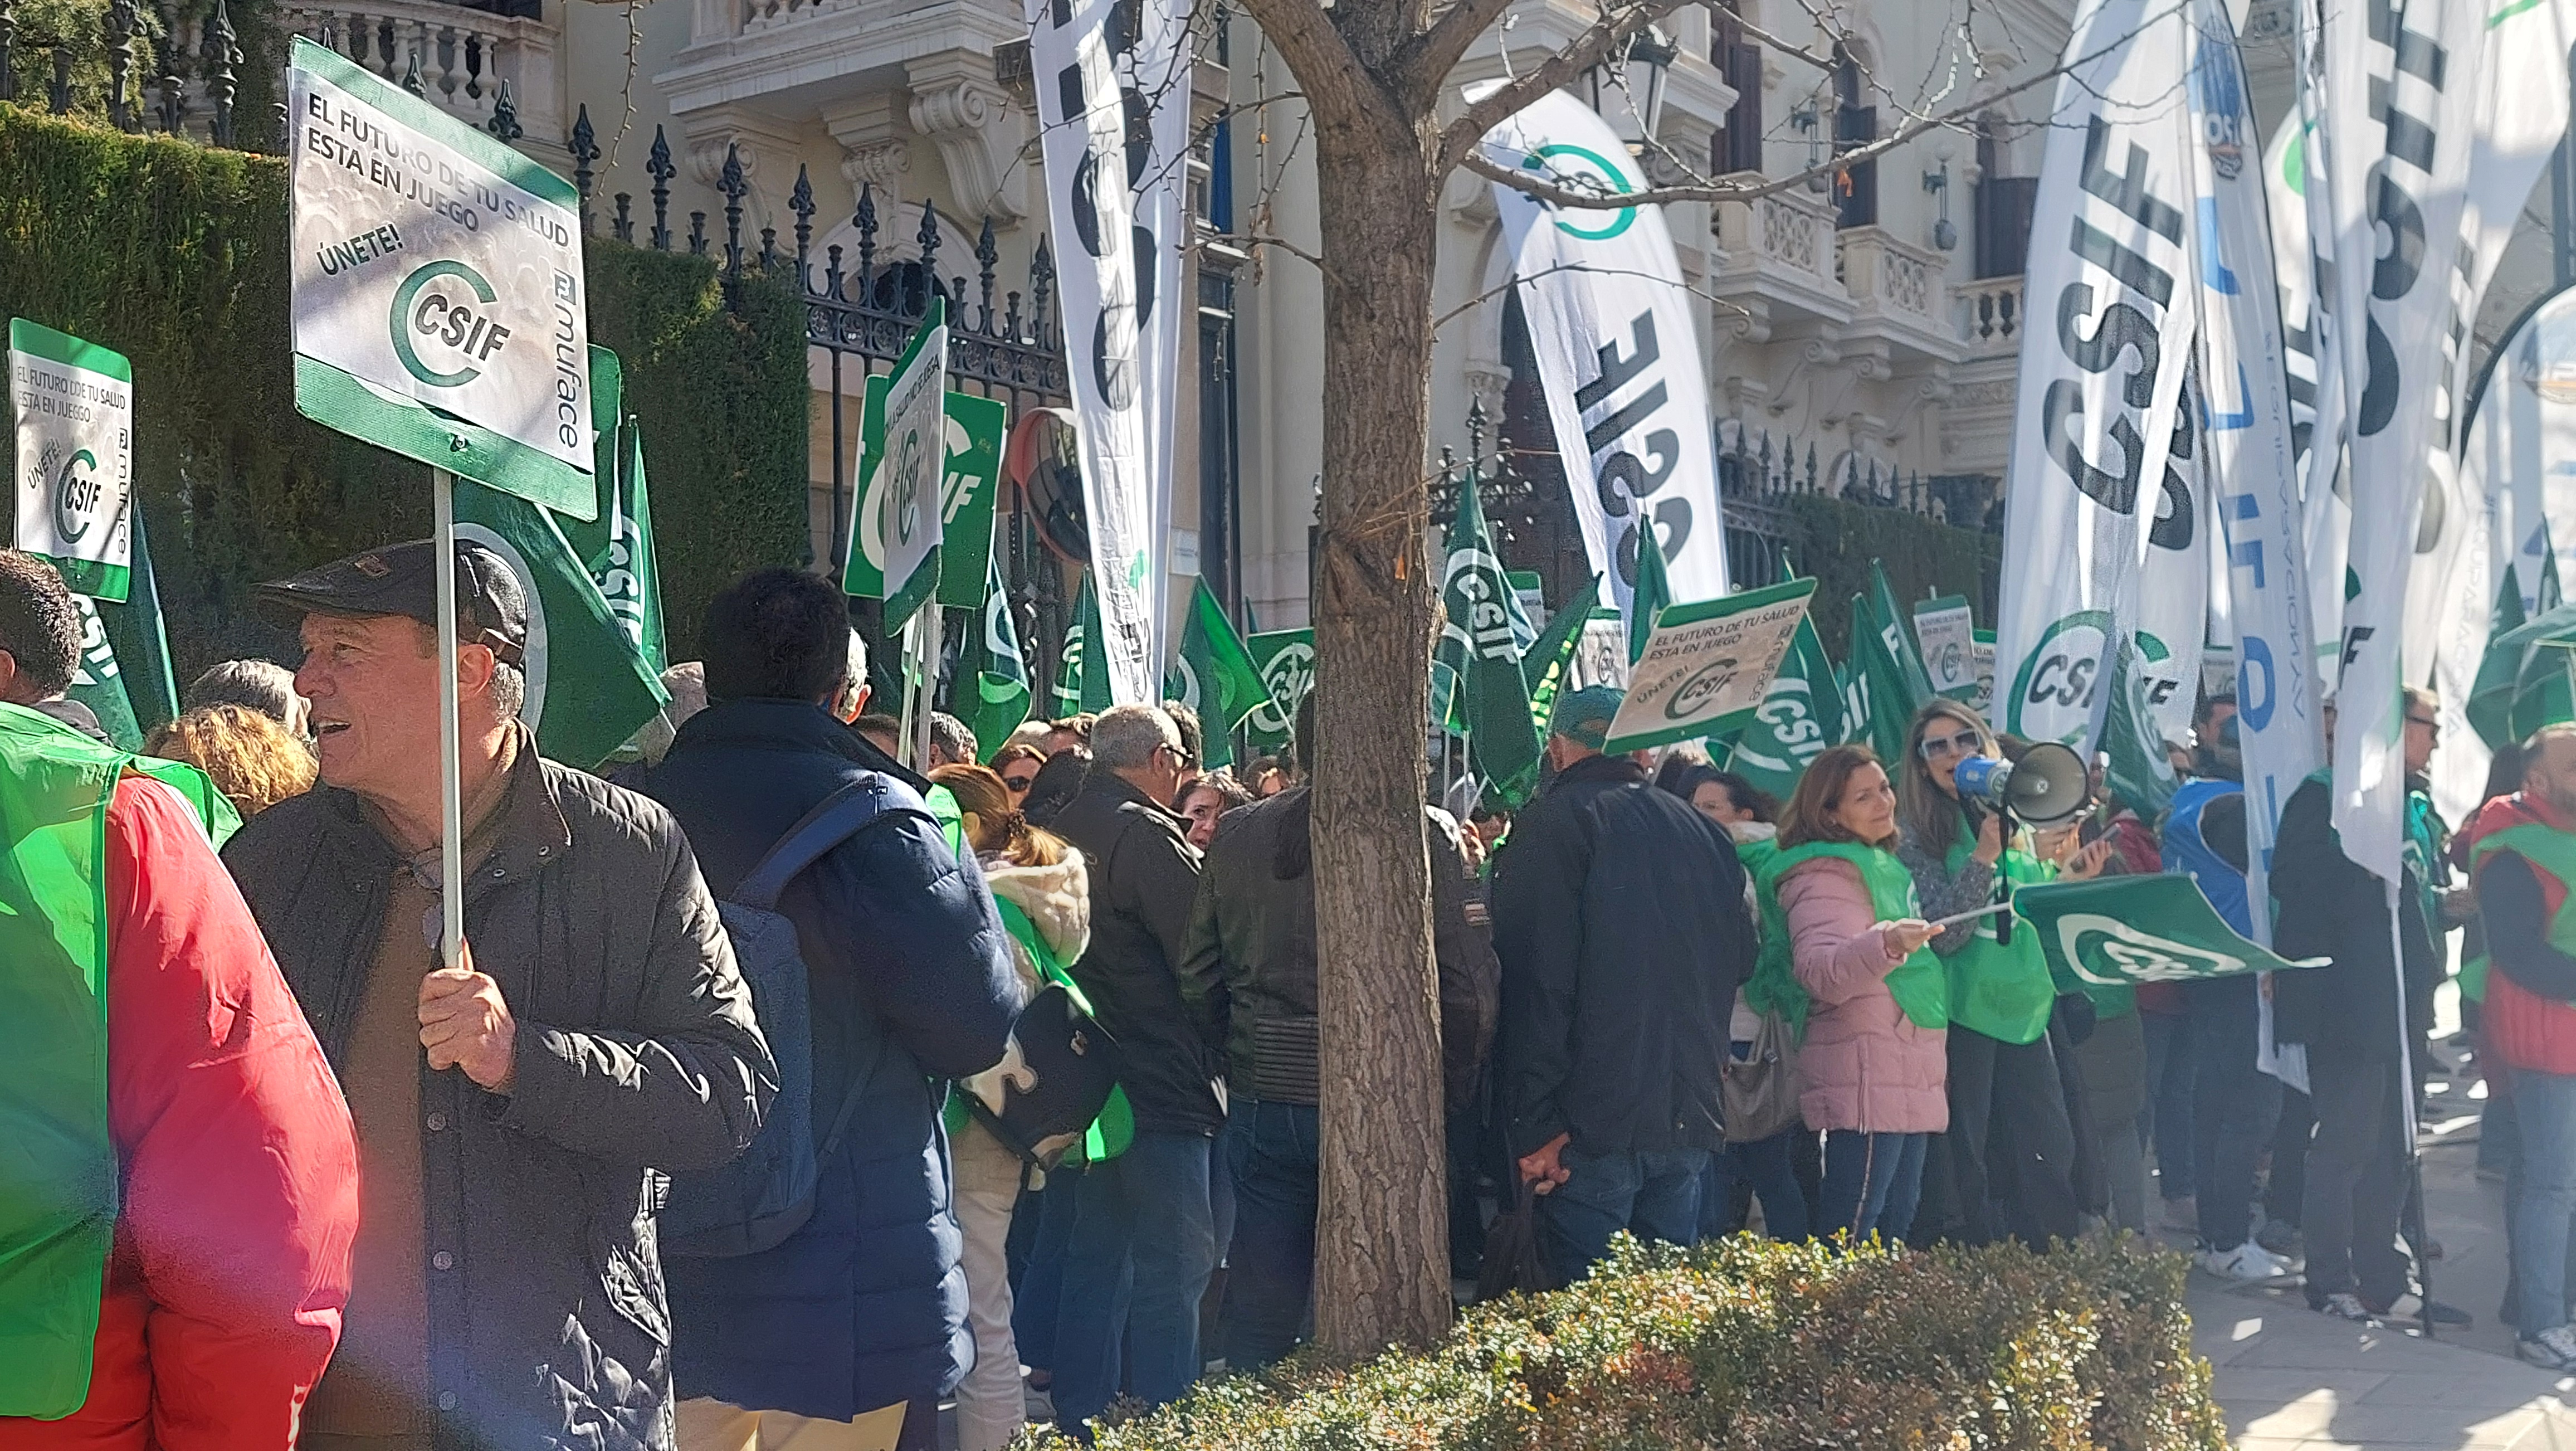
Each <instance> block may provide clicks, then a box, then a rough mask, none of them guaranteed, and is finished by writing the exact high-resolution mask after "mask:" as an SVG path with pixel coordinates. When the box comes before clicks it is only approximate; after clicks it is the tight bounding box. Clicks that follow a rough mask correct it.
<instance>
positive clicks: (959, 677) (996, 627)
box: [949, 552, 1029, 761]
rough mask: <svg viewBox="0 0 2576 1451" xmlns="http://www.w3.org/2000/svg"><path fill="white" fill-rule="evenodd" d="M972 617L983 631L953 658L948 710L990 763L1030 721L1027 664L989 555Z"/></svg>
mask: <svg viewBox="0 0 2576 1451" xmlns="http://www.w3.org/2000/svg"><path fill="white" fill-rule="evenodd" d="M977 613H978V614H979V616H980V617H981V618H982V620H983V625H984V627H983V629H981V630H979V631H977V632H976V633H975V634H974V635H973V636H970V637H969V638H968V639H967V640H966V642H965V648H964V650H963V651H962V652H961V653H960V655H959V657H958V661H957V674H956V678H955V679H954V680H953V681H952V682H951V683H950V686H949V692H950V694H951V696H952V697H953V698H952V699H951V700H950V702H949V705H950V708H951V709H953V710H954V711H956V713H957V715H958V718H959V719H961V720H963V721H965V722H966V726H967V728H968V729H969V730H972V731H973V732H974V733H975V746H976V749H977V750H978V751H979V752H980V753H981V754H982V755H983V757H984V759H985V760H988V761H989V760H991V759H992V758H993V753H994V752H995V751H998V750H1000V749H1001V748H1002V743H1003V742H1005V741H1007V740H1009V739H1010V738H1011V732H1013V731H1015V730H1017V729H1019V726H1020V722H1022V721H1024V720H1027V719H1028V718H1029V665H1028V661H1026V660H1024V659H1022V658H1021V656H1020V631H1019V626H1018V625H1016V624H1014V623H1013V622H1012V620H1011V597H1010V594H1009V593H1008V592H1007V591H1005V590H1004V589H1003V588H1002V561H1001V560H1000V559H999V558H997V557H995V556H994V555H992V554H991V553H989V552H988V553H987V554H986V555H985V557H984V608H983V609H982V610H980V611H978V612H977Z"/></svg>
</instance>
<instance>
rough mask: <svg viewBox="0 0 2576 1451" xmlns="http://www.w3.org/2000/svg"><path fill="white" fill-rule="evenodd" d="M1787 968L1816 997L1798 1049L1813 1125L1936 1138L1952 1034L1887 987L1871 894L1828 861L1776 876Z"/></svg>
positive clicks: (1943, 1114)
mask: <svg viewBox="0 0 2576 1451" xmlns="http://www.w3.org/2000/svg"><path fill="white" fill-rule="evenodd" d="M1780 906H1781V908H1782V909H1783V910H1784V911H1785V912H1787V914H1788V917H1789V941H1790V945H1791V952H1792V957H1791V965H1792V967H1793V969H1794V970H1795V971H1796V973H1797V975H1798V983H1799V985H1800V986H1802V987H1804V988H1805V989H1806V990H1807V994H1808V996H1809V997H1811V998H1812V999H1814V1006H1813V1007H1812V1008H1811V1009H1810V1010H1809V1012H1808V1014H1807V1037H1806V1041H1805V1042H1804V1043H1802V1044H1801V1045H1800V1046H1799V1049H1798V1079H1799V1091H1798V1108H1799V1111H1800V1113H1801V1114H1802V1115H1803V1116H1804V1117H1805V1118H1806V1120H1807V1127H1809V1128H1811V1129H1857V1130H1860V1131H1862V1132H1865V1133H1875V1134H1925V1133H1930V1134H1937V1133H1940V1132H1941V1131H1942V1130H1944V1129H1947V1128H1948V1127H1949V1126H1950V1099H1949V1094H1948V1091H1947V1087H1948V1081H1949V1052H1948V1046H1947V1042H1946V1040H1947V1038H1948V1036H1949V1035H1948V1034H1947V1033H1945V1032H1943V1031H1942V1030H1941V1029H1939V1028H1918V1027H1916V1026H1914V1024H1913V1023H1912V1022H1911V1021H1910V1020H1908V1019H1907V1018H1906V1016H1905V1013H1904V1012H1903V1010H1901V1009H1899V1008H1898V1007H1897V1006H1896V999H1895V998H1894V997H1891V996H1890V995H1889V994H1888V991H1887V974H1888V970H1889V969H1891V968H1893V967H1895V966H1896V965H1897V964H1898V963H1900V962H1902V961H1904V959H1903V958H1901V957H1890V956H1889V955H1888V952H1887V943H1886V939H1885V937H1884V936H1882V935H1881V934H1880V932H1879V922H1878V913H1877V912H1876V910H1874V909H1873V908H1872V907H1871V906H1870V900H1869V888H1868V887H1867V886H1865V885H1863V884H1862V882H1861V879H1860V873H1859V872H1858V871H1857V870H1855V869H1854V868H1853V867H1852V865H1851V864H1850V863H1849V862H1845V861H1838V860H1835V859H1833V858H1831V857H1826V858H1821V859H1818V860H1816V861H1811V862H1807V863H1805V864H1804V865H1802V866H1798V867H1794V868H1792V869H1791V870H1790V871H1789V873H1788V875H1786V876H1784V877H1782V878H1781V879H1780Z"/></svg>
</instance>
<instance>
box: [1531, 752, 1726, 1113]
mask: <svg viewBox="0 0 2576 1451" xmlns="http://www.w3.org/2000/svg"><path fill="white" fill-rule="evenodd" d="M1490 899H1491V901H1492V902H1493V916H1494V950H1495V951H1496V952H1497V953H1498V954H1500V955H1501V957H1502V960H1503V1020H1502V1035H1501V1039H1500V1041H1499V1042H1497V1043H1496V1044H1495V1049H1494V1052H1495V1065H1496V1070H1497V1072H1498V1073H1499V1074H1500V1077H1499V1078H1498V1079H1497V1082H1498V1083H1499V1084H1500V1085H1501V1093H1502V1111H1503V1112H1504V1113H1505V1114H1506V1115H1507V1116H1508V1117H1507V1119H1506V1127H1505V1134H1504V1136H1505V1138H1506V1140H1507V1141H1508V1142H1509V1143H1510V1145H1511V1151H1512V1152H1513V1153H1514V1154H1527V1153H1529V1152H1531V1151H1533V1150H1535V1149H1538V1148H1540V1147H1542V1146H1544V1145H1545V1144H1546V1143H1547V1142H1548V1141H1549V1140H1550V1139H1553V1138H1555V1137H1556V1136H1557V1135H1558V1134H1561V1133H1571V1134H1572V1135H1573V1147H1574V1149H1575V1150H1576V1151H1577V1152H1579V1153H1587V1154H1608V1153H1624V1152H1632V1151H1639V1152H1641V1151H1646V1150H1655V1149H1713V1148H1717V1147H1719V1146H1720V1145H1722V1144H1723V1143H1724V1142H1725V1140H1726V1136H1725V1133H1724V1131H1723V1130H1722V1129H1721V1128H1720V1126H1719V1121H1718V1066H1719V1065H1720V1064H1721V1063H1723V1062H1725V1061H1726V1054H1727V1026H1728V1020H1729V1019H1730V1018H1731V1017H1732V1016H1733V1014H1734V1011H1735V988H1736V984H1738V983H1739V982H1741V981H1742V980H1743V979H1744V978H1746V977H1748V976H1750V975H1751V974H1752V971H1753V949H1754V929H1753V919H1752V916H1751V914H1750V913H1748V912H1747V911H1746V910H1745V907H1744V868H1743V867H1742V866H1740V865H1739V864H1738V863H1737V862H1736V858H1735V845H1734V842H1733V841H1732V840H1731V839H1730V838H1729V837H1728V836H1727V834H1726V829H1725V828H1724V827H1721V826H1719V825H1718V824H1717V823H1715V822H1713V821H1711V820H1709V819H1708V818H1707V817H1705V816H1702V815H1700V814H1699V813H1698V812H1697V811H1694V810H1692V809H1691V807H1690V805H1689V803H1687V802H1685V801H1683V800H1682V799H1681V798H1680V797H1678V796H1675V795H1673V794H1672V793H1671V792H1668V791H1658V790H1656V789H1655V788H1654V787H1652V786H1650V785H1648V784H1646V773H1645V772H1644V771H1643V770H1642V769H1640V768H1639V767H1638V766H1637V765H1636V763H1635V762H1633V761H1630V760H1629V759H1628V758H1626V757H1625V756H1591V757H1587V758H1585V759H1583V760H1581V761H1578V762H1576V763H1575V764H1573V765H1571V766H1569V767H1567V768H1566V769H1565V771H1564V772H1563V773H1562V774H1560V775H1559V776H1558V777H1557V778H1556V781H1555V784H1554V785H1552V786H1550V787H1549V788H1548V790H1547V793H1546V794H1545V795H1543V796H1541V797H1539V798H1538V799H1537V800H1536V801H1533V802H1531V803H1530V804H1529V806H1528V808H1527V809H1525V810H1523V811H1522V812H1521V813H1520V815H1519V816H1517V817H1515V818H1514V819H1513V821H1512V834H1511V836H1510V837H1509V838H1507V839H1506V840H1505V842H1504V845H1503V848H1502V851H1501V854H1500V855H1498V856H1496V857H1495V858H1494V883H1493V891H1492V893H1491V898H1490Z"/></svg>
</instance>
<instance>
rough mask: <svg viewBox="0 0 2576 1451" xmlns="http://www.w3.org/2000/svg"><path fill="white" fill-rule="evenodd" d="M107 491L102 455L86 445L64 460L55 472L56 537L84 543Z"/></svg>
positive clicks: (62, 540) (72, 542)
mask: <svg viewBox="0 0 2576 1451" xmlns="http://www.w3.org/2000/svg"><path fill="white" fill-rule="evenodd" d="M104 492H105V491H104V490H102V489H101V488H100V487H99V483H98V455H96V454H94V453H91V452H90V451H89V450H88V449H85V448H84V449H77V450H75V451H74V452H73V453H72V456H71V457H70V458H67V459H65V460H63V466H62V469H61V471H60V472H59V473H56V474H55V475H54V537H55V538H56V539H57V540H59V541H60V542H62V543H64V544H78V543H80V542H81V540H82V538H83V537H84V536H86V535H87V534H88V533H89V530H90V526H91V525H92V524H95V523H97V522H98V506H99V500H100V496H101V495H102V494H103V493H104Z"/></svg>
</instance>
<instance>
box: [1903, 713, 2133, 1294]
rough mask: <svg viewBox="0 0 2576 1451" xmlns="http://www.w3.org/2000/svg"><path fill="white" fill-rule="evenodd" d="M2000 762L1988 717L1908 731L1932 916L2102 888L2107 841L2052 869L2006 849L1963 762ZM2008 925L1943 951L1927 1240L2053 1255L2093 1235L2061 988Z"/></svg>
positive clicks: (1907, 811)
mask: <svg viewBox="0 0 2576 1451" xmlns="http://www.w3.org/2000/svg"><path fill="white" fill-rule="evenodd" d="M1997 754H1999V751H1998V749H1997V747H1996V744H1995V737H1994V733H1993V732H1991V731H1989V730H1987V729H1986V723H1985V720H1984V718H1982V717H1981V716H1979V715H1978V714H1977V713H1976V712H1975V711H1974V710H1972V709H1970V708H1969V707H1967V706H1965V705H1961V704H1959V703H1958V702H1957V701H1951V700H1936V701H1934V702H1932V703H1931V704H1929V705H1927V706H1925V707H1923V708H1922V709H1921V710H1919V711H1917V712H1915V714H1914V720H1913V723H1912V724H1910V725H1909V726H1907V727H1906V731H1905V763H1904V772H1905V776H1904V779H1903V781H1902V782H1900V783H1899V784H1898V786H1897V795H1896V815H1897V819H1898V824H1899V825H1900V826H1901V827H1902V828H1903V833H1904V839H1903V841H1902V842H1901V843H1900V844H1899V845H1898V847H1897V855H1898V856H1899V857H1901V858H1903V860H1904V862H1905V866H1906V870H1907V871H1908V872H1910V873H1911V874H1912V875H1913V878H1914V891H1915V895H1916V897H1917V898H1918V899H1919V900H1920V901H1921V902H1922V904H1923V915H1924V916H1926V917H1936V918H1937V917H1949V916H1952V915H1955V914H1957V913H1961V912H1966V911H1970V910H1972V909H1974V908H1977V907H1982V906H1986V905H1988V904H1989V903H1991V902H1993V901H1994V899H1995V894H1996V886H1997V882H1998V880H1999V879H2000V880H2001V881H2004V882H2008V883H2011V884H2014V885H2020V884H2024V883H2029V882H2042V881H2047V880H2049V879H2050V878H2052V877H2057V876H2064V877H2067V878H2071V879H2082V878H2087V877H2091V876H2094V875H2096V874H2097V873H2099V872H2100V871H2101V870H2102V862H2103V860H2104V858H2105V857H2107V856H2108V855H2109V853H2110V847H2109V844H2108V843H2106V842H2096V843H2094V844H2093V845H2092V846H2090V847H2085V848H2084V849H2083V850H2082V851H2081V852H2071V848H2073V847H2074V845H2075V839H2074V837H2075V834H2074V833H2073V832H2071V831H2070V832H2062V833H2058V834H2057V835H2056V837H2055V845H2056V846H2057V847H2058V848H2059V850H2057V851H2055V852H2052V853H2051V855H2053V856H2056V857H2057V858H2058V860H2055V861H2044V860H2042V859H2041V857H2040V856H2039V855H2036V854H2034V852H2033V850H2032V849H2031V847H2030V845H2029V842H2028V839H2027V838H2026V837H2024V836H2023V835H2022V834H2021V833H2020V832H2019V831H2017V830H2016V831H2014V832H2013V833H2012V834H2011V835H2009V836H2007V834H2006V830H2005V823H2004V820H2003V818H2002V816H2001V815H1999V814H1998V813H1996V812H1995V811H1993V810H1991V809H1989V808H1988V807H1987V806H1985V805H1984V804H1983V803H1982V802H1979V801H1976V800H1974V799H1972V798H1969V797H1965V796H1962V795H1961V794H1960V792H1959V783H1958V769H1959V765H1960V763H1961V762H1963V761H1967V760H1970V759H1973V758H1975V757H1979V756H1994V755H1997ZM2001 921H2002V914H2000V913H1988V914H1986V915H1984V916H1980V917H1977V918H1975V919H1973V920H1970V921H1965V922H1961V923H1958V924H1957V925H1955V926H1951V927H1947V928H1944V929H1943V930H1942V932H1941V934H1940V935H1939V936H1937V937H1935V938H1933V939H1932V950H1933V951H1934V952H1935V953H1938V954H1939V955H1940V957H1941V959H1942V961H1943V962H1945V963H1947V964H1948V966H1949V976H1950V1038H1949V1057H1950V1087H1949V1091H1950V1127H1949V1130H1948V1132H1946V1133H1945V1134H1944V1135H1943V1136H1942V1137H1943V1142H1942V1145H1941V1150H1942V1151H1941V1152H1940V1153H1939V1154H1938V1155H1937V1158H1936V1162H1935V1163H1934V1164H1933V1165H1932V1166H1931V1168H1930V1170H1929V1171H1928V1172H1927V1174H1926V1175H1925V1179H1926V1182H1927V1185H1928V1186H1929V1187H1928V1188H1927V1190H1926V1193H1925V1196H1924V1197H1925V1199H1926V1201H1927V1207H1926V1227H1927V1228H1931V1229H1935V1230H1937V1231H1938V1232H1939V1233H1940V1234H1941V1235H1942V1236H1943V1237H1946V1238H1952V1239H1958V1240H1962V1241H1964V1242H1966V1243H1969V1244H1988V1243H1991V1242H1993V1241H1995V1240H1998V1239H2001V1238H2003V1237H2004V1236H2005V1235H2006V1234H2014V1235H2018V1236H2020V1237H2021V1238H2022V1239H2023V1240H2025V1241H2027V1242H2029V1243H2031V1244H2034V1245H2045V1244H2047V1243H2048V1241H2049V1240H2051V1239H2072V1238H2074V1237H2075V1235H2076V1233H2077V1232H2078V1230H2080V1229H2081V1228H2082V1206H2081V1205H2080V1203H2079V1201H2078V1199H2077V1196H2076V1189H2075V1129H2074V1125H2073V1123H2072V1121H2071V1120H2070V1119H2069V1117H2068V1115H2067V1111H2066V1092H2065V1087H2064V1080H2063V1079H2062V1078H2061V1077H2060V1076H2059V1074H2058V1069H2057V1056H2056V1054H2055V1052H2054V1051H2053V1050H2052V1049H2051V1048H2050V1046H2049V1041H2048V1024H2049V1019H2050V1017H2051V1015H2052V1014H2053V1013H2054V1012H2055V1010H2056V1007H2057V984H2056V981H2055V979H2054V978H2052V977H2051V975H2050V973H2049V969H2048V958H2047V955H2046V954H2045V953H2044V952H2042V950H2041V948H2040V943H2039V932H2038V930H2037V929H2036V928H2033V927H2031V926H2029V925H2028V924H2027V923H2024V924H2021V930H2019V931H2016V932H2012V933H2011V934H2010V940H2009V941H2007V940H2006V934H2005V933H2004V932H2003V931H2001V930H1999V923H2000V922H2001ZM1998 1138H2000V1139H2001V1140H2002V1143H2003V1146H2004V1149H2005V1154H2004V1157H2005V1158H2006V1159H2007V1160H2008V1161H2009V1162H2010V1164H2011V1165H2012V1170H2011V1174H2010V1176H2009V1178H2005V1179H1997V1178H1994V1177H1991V1176H1990V1175H1989V1174H1988V1173H1987V1167H1986V1166H1987V1162H1988V1160H1987V1148H1988V1145H1989V1143H1990V1142H1991V1141H1992V1140H1994V1139H1998ZM1936 1210H1937V1214H1936V1213H1935V1211H1936Z"/></svg>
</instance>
